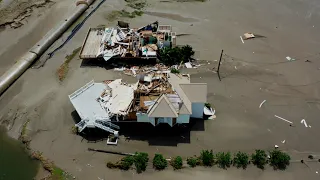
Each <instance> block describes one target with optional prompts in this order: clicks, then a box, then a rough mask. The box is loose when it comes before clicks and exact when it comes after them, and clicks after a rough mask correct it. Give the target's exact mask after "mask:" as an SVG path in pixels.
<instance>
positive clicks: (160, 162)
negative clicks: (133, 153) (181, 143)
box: [152, 154, 168, 170]
mask: <svg viewBox="0 0 320 180" xmlns="http://www.w3.org/2000/svg"><path fill="white" fill-rule="evenodd" d="M152 163H153V167H154V168H155V169H157V170H163V169H165V168H166V167H167V166H168V162H167V160H166V159H165V158H164V157H163V156H162V154H155V156H154V158H153V161H152Z"/></svg>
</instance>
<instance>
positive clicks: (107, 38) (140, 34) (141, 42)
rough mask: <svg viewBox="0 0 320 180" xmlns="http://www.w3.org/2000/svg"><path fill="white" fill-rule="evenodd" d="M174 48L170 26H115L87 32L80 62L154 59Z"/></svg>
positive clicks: (174, 36) (153, 24)
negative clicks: (159, 53) (101, 59)
mask: <svg viewBox="0 0 320 180" xmlns="http://www.w3.org/2000/svg"><path fill="white" fill-rule="evenodd" d="M174 46H176V33H174V32H172V29H171V26H170V25H159V23H158V22H157V21H156V22H154V23H151V24H148V25H146V26H144V27H141V28H138V29H137V28H132V29H131V28H129V26H128V24H125V26H124V24H123V22H122V23H120V22H118V26H116V27H107V28H90V29H89V31H88V33H87V36H86V38H85V40H84V43H83V46H82V49H81V51H80V58H82V59H94V58H101V57H102V58H103V59H104V60H105V61H108V60H109V59H111V58H112V57H120V58H156V57H157V51H158V50H159V49H162V48H164V47H174Z"/></svg>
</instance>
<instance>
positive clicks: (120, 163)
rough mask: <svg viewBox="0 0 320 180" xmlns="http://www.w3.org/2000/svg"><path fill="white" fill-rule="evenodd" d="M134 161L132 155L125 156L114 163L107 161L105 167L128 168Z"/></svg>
mask: <svg viewBox="0 0 320 180" xmlns="http://www.w3.org/2000/svg"><path fill="white" fill-rule="evenodd" d="M133 163H134V156H126V157H124V158H122V159H121V160H120V161H118V162H116V163H112V162H108V163H107V167H108V168H110V169H116V168H117V169H121V170H129V169H130V168H131V166H132V165H133Z"/></svg>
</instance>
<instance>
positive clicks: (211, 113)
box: [203, 106, 215, 116]
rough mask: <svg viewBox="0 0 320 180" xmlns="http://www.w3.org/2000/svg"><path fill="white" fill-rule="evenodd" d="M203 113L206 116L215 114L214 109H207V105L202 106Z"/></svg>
mask: <svg viewBox="0 0 320 180" xmlns="http://www.w3.org/2000/svg"><path fill="white" fill-rule="evenodd" d="M203 113H204V114H205V115H207V116H213V115H214V114H215V110H212V108H210V109H209V108H208V107H206V106H204V108H203Z"/></svg>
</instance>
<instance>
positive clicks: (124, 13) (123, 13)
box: [105, 9, 143, 21]
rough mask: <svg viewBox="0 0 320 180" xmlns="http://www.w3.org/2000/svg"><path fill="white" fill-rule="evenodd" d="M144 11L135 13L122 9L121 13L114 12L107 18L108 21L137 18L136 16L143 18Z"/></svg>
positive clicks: (135, 11)
mask: <svg viewBox="0 0 320 180" xmlns="http://www.w3.org/2000/svg"><path fill="white" fill-rule="evenodd" d="M142 15H143V11H138V10H134V11H133V12H129V11H126V10H124V9H122V10H121V11H112V12H111V13H109V14H107V16H106V17H105V18H106V19H107V20H108V21H114V20H116V19H118V18H135V17H136V16H142Z"/></svg>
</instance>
